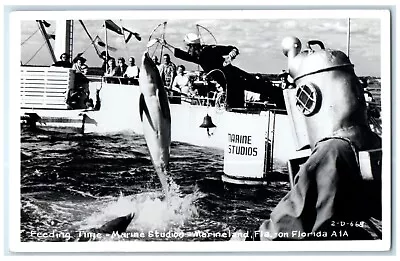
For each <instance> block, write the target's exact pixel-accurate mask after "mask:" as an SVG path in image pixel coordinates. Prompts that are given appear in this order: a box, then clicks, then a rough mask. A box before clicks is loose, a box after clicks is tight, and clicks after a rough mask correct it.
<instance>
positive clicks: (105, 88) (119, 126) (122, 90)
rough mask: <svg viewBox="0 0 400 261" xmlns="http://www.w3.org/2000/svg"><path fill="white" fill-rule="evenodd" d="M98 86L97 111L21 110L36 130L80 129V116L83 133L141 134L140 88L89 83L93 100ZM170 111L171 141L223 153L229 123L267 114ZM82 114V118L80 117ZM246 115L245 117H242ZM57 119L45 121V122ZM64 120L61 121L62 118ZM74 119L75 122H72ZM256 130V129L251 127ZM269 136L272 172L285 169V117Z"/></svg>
mask: <svg viewBox="0 0 400 261" xmlns="http://www.w3.org/2000/svg"><path fill="white" fill-rule="evenodd" d="M100 85H102V86H101V91H100V98H101V109H100V110H99V111H83V110H32V109H31V110H23V111H22V113H25V112H30V113H32V112H34V113H36V114H37V115H39V116H40V117H41V118H42V119H43V122H44V123H38V124H37V125H38V126H39V127H71V128H81V127H82V121H79V119H82V120H83V117H86V122H85V124H84V132H85V133H112V132H123V131H128V132H129V131H131V132H133V133H136V134H139V135H142V134H143V129H142V123H141V120H140V116H139V96H140V89H139V87H138V86H134V85H119V84H104V83H101V82H94V83H91V86H90V89H91V90H90V91H91V96H92V98H93V99H95V94H96V88H99V87H100ZM170 109H171V118H172V122H171V133H172V137H171V138H172V141H179V142H185V143H189V144H193V145H197V146H204V147H212V148H218V149H221V150H223V149H224V147H225V145H226V142H227V138H226V132H227V128H231V127H230V126H231V125H232V122H234V121H235V119H240V117H265V119H266V120H268V112H267V111H261V112H258V113H249V114H244V113H238V112H230V111H225V110H221V109H217V108H215V107H206V106H199V105H190V104H170ZM83 114H84V115H86V116H83ZM207 114H208V115H209V116H211V118H212V121H213V123H214V124H215V125H216V126H217V127H216V128H212V129H210V131H209V132H210V134H211V135H209V134H208V133H207V130H206V129H204V128H200V127H199V126H200V125H201V124H202V122H203V119H204V116H206V115H207ZM243 115H246V116H243ZM50 118H52V119H56V118H58V119H59V120H58V121H57V120H50V121H49V120H46V119H50ZM63 118H64V119H63ZM74 119H75V120H74ZM252 127H255V128H256V127H257V126H252ZM269 132H270V137H272V136H271V135H272V134H274V150H273V158H274V161H273V162H274V170H277V169H278V170H279V169H282V168H285V169H286V166H287V161H288V159H289V158H291V157H292V155H293V154H294V153H295V152H296V150H295V146H294V144H295V143H294V140H293V136H292V133H291V126H290V123H289V118H288V116H287V115H284V114H276V120H275V129H273V128H270V130H269Z"/></svg>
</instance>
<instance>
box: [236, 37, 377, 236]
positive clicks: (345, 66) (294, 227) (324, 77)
mask: <svg viewBox="0 0 400 261" xmlns="http://www.w3.org/2000/svg"><path fill="white" fill-rule="evenodd" d="M315 42H316V41H313V43H314V44H315ZM318 42H319V41H318ZM284 43H285V44H284V46H285V48H284V54H285V55H286V56H288V58H289V63H288V64H289V75H290V76H291V77H292V79H293V86H292V87H291V89H288V90H286V91H287V92H291V91H292V92H293V94H295V99H292V101H289V102H293V103H295V104H292V107H293V108H296V107H297V108H298V109H299V110H300V111H301V113H302V115H303V116H304V120H305V124H306V129H307V134H308V138H309V141H310V146H311V149H312V152H311V155H310V157H309V158H308V159H307V161H306V162H305V163H304V164H302V165H301V166H300V169H299V171H298V173H297V175H296V176H295V178H294V186H293V187H292V189H291V190H290V191H289V192H288V194H287V195H286V196H285V197H284V198H282V200H281V201H280V202H279V203H278V205H277V206H276V207H275V208H274V209H273V211H272V213H271V214H270V217H269V219H267V220H265V221H264V222H262V224H261V226H260V227H259V230H258V231H256V232H254V233H252V234H251V235H250V237H247V238H243V237H235V238H232V239H231V240H244V239H245V240H266V241H267V240H370V239H379V238H380V239H381V236H382V235H381V231H379V228H378V227H374V224H373V222H372V221H371V220H374V219H375V220H381V218H382V197H381V192H382V187H381V186H382V182H381V161H382V159H381V156H380V157H379V156H377V158H376V159H375V160H372V158H373V157H371V162H370V163H371V166H370V167H371V169H372V173H369V172H365V171H363V170H362V168H361V166H360V164H362V162H361V161H360V160H359V155H360V154H359V152H361V151H374V150H378V151H379V149H381V147H382V144H381V139H380V137H379V136H378V135H377V134H375V133H374V132H372V131H371V129H370V127H369V125H368V121H367V113H366V105H365V100H364V94H363V92H362V88H361V86H360V82H359V81H358V77H357V76H356V74H355V72H354V68H353V67H354V65H353V64H352V63H351V62H350V60H349V58H348V57H347V56H346V55H345V54H344V53H343V52H341V51H338V50H331V49H324V46H323V44H322V43H321V42H319V43H320V46H321V49H320V50H313V49H308V50H306V51H303V52H300V50H301V43H300V41H299V39H297V38H294V37H290V38H285V41H284ZM309 46H310V42H309ZM310 48H311V47H310ZM372 162H373V163H372ZM343 224H344V225H343Z"/></svg>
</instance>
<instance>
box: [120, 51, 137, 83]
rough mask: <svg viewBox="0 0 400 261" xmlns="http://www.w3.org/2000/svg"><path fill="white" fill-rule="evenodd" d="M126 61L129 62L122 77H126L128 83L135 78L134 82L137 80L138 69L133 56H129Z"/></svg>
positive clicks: (132, 81)
mask: <svg viewBox="0 0 400 261" xmlns="http://www.w3.org/2000/svg"><path fill="white" fill-rule="evenodd" d="M128 62H129V65H128V67H127V68H126V71H125V73H124V77H125V78H128V84H133V83H134V81H135V80H136V82H137V79H138V78H139V72H140V69H139V67H138V66H137V65H136V64H135V58H133V57H132V56H131V57H129V60H128Z"/></svg>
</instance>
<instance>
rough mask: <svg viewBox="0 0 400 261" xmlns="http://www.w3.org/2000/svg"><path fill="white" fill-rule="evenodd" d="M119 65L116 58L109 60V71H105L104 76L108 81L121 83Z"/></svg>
mask: <svg viewBox="0 0 400 261" xmlns="http://www.w3.org/2000/svg"><path fill="white" fill-rule="evenodd" d="M117 69H118V68H117V65H116V64H115V59H114V58H110V59H109V60H108V67H107V71H106V72H105V73H104V77H105V80H106V82H107V83H119V80H118V78H117V77H118V75H117V74H118V72H117Z"/></svg>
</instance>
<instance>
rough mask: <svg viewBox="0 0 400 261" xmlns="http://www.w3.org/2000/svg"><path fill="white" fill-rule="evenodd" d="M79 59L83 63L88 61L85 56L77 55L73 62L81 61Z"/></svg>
mask: <svg viewBox="0 0 400 261" xmlns="http://www.w3.org/2000/svg"><path fill="white" fill-rule="evenodd" d="M79 60H80V61H81V62H82V63H85V62H86V59H85V58H83V57H82V56H77V57H75V58H74V60H72V62H73V63H76V62H77V61H79Z"/></svg>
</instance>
